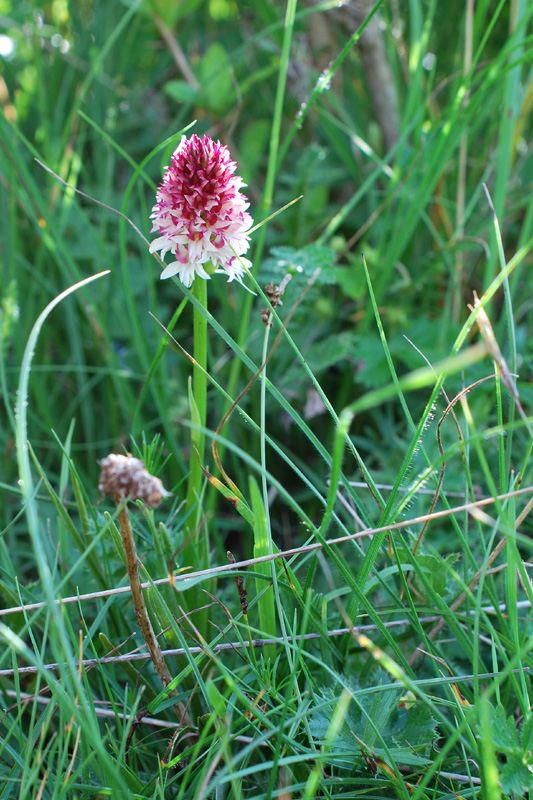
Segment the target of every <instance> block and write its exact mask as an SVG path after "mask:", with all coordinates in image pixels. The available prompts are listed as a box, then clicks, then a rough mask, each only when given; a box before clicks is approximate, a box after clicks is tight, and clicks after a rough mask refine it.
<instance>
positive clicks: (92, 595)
mask: <svg viewBox="0 0 533 800" xmlns="http://www.w3.org/2000/svg"><path fill="white" fill-rule="evenodd" d="M527 494H532V495H533V486H526V487H523V488H521V489H515V490H514V491H512V492H505V493H503V494H499V495H497V496H496V497H483V498H482V499H480V500H475V501H474V502H472V503H464V504H463V505H460V506H456V507H455V508H447V509H443V510H441V511H436V512H435V513H434V514H423V515H421V516H419V517H411V518H410V519H406V520H400V521H399V522H395V523H393V524H391V525H384V526H382V527H380V528H371V529H368V530H362V531H358V532H357V533H351V534H346V535H345V536H339V537H337V538H335V539H327V540H326V541H325V542H324V543H322V542H311V543H310V544H307V545H302V546H301V547H294V548H291V549H290V550H282V551H280V552H279V553H272V554H268V555H264V556H259V557H257V558H248V559H244V560H243V561H236V562H235V564H222V565H220V566H218V567H210V568H209V569H205V570H199V571H197V572H189V573H181V574H179V575H174V576H173V578H172V579H173V580H174V583H175V585H176V586H177V587H178V588H179V584H180V583H181V582H184V581H187V580H196V579H197V578H204V579H205V580H209V579H210V578H212V577H213V576H214V575H220V574H222V573H226V574H228V575H233V571H234V570H243V569H245V568H246V567H250V566H254V565H256V564H261V563H263V562H266V561H273V560H276V559H284V558H292V557H293V556H297V555H302V554H306V553H310V552H313V551H315V550H322V549H323V547H330V546H333V545H337V544H343V543H344V542H353V541H356V540H358V539H363V538H366V537H369V536H374V535H376V534H379V533H388V532H390V531H395V530H399V529H403V528H409V527H411V526H413V525H418V524H420V523H424V522H425V521H426V520H427V519H444V518H446V517H449V516H451V515H452V514H462V513H463V512H464V511H466V512H468V513H472V512H473V511H475V509H477V508H483V507H485V506H488V505H492V504H493V503H495V502H497V501H500V500H508V499H510V498H511V497H521V496H522V495H527ZM170 582H171V578H170V577H169V576H167V577H165V578H158V579H157V580H154V581H151V582H147V583H142V584H141V587H142V588H143V589H147V588H149V587H150V586H162V585H164V584H167V583H170ZM129 592H130V587H129V586H119V587H117V588H115V589H105V590H102V591H99V592H88V593H87V594H78V595H73V596H69V597H64V598H58V599H57V600H56V601H55V602H56V603H57V604H58V605H60V604H67V603H78V602H83V601H85V600H95V599H97V598H100V597H111V596H113V595H116V594H128V593H129ZM45 606H47V602H39V603H28V604H26V605H20V606H12V607H10V608H3V609H0V617H2V616H6V615H9V614H16V613H19V612H21V611H24V612H28V611H37V610H39V609H41V608H44V607H45ZM0 674H1V673H0Z"/></svg>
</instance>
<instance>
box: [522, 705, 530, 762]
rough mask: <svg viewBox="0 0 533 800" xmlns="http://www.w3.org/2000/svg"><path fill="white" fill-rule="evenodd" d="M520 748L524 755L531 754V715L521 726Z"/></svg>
mask: <svg viewBox="0 0 533 800" xmlns="http://www.w3.org/2000/svg"><path fill="white" fill-rule="evenodd" d="M521 741H522V748H523V749H524V751H525V752H526V753H533V714H531V716H530V717H528V719H526V721H525V722H524V724H523V725H522V736H521Z"/></svg>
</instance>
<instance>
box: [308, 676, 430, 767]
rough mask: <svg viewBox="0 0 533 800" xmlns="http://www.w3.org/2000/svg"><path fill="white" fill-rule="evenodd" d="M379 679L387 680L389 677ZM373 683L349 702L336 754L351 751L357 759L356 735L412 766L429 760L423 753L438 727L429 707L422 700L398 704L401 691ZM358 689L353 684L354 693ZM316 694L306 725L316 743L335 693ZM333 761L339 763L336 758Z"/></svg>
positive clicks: (373, 748) (326, 723) (377, 750)
mask: <svg viewBox="0 0 533 800" xmlns="http://www.w3.org/2000/svg"><path fill="white" fill-rule="evenodd" d="M374 677H375V679H376V677H377V676H374ZM382 680H383V681H388V678H386V677H383V678H382ZM375 685H376V692H374V693H373V694H367V695H363V696H362V697H359V698H357V699H354V701H353V702H352V704H351V705H350V708H349V711H348V713H347V715H346V719H345V722H344V725H343V726H342V727H341V729H340V731H339V733H338V735H337V738H336V739H335V751H336V753H337V756H338V754H339V753H346V754H347V755H348V754H350V753H351V756H352V759H353V761H354V762H360V760H361V758H362V756H361V745H360V744H359V742H358V741H357V739H359V740H360V741H361V742H363V743H364V744H365V745H366V746H367V747H368V748H369V749H370V750H371V751H372V752H374V753H375V754H376V755H378V756H381V757H384V756H385V748H387V750H388V755H390V756H392V757H393V758H394V760H395V761H396V762H398V763H403V764H409V765H413V766H416V765H418V766H420V765H423V764H426V763H428V759H427V758H425V753H426V752H427V751H428V750H429V748H430V746H431V744H432V742H433V740H434V738H435V736H436V727H437V724H436V722H435V720H434V719H433V717H432V716H431V714H430V712H429V711H428V709H427V708H426V707H425V706H424V705H423V704H422V703H415V704H414V705H413V706H412V708H410V709H406V708H398V703H399V699H400V694H401V693H400V692H399V691H398V690H397V689H391V690H390V691H383V689H382V688H381V686H380V684H379V683H378V684H375ZM357 689H358V687H356V686H354V692H355V693H356V692H357ZM315 698H316V705H317V709H316V711H315V712H312V714H311V717H310V721H309V726H310V730H311V733H312V736H313V738H315V739H316V741H317V743H323V741H324V739H325V736H326V732H327V730H328V726H329V724H330V721H331V715H332V713H333V710H334V708H335V705H336V704H337V702H338V697H337V695H335V693H334V692H333V691H332V690H331V689H329V688H328V689H323V690H322V691H321V692H320V693H319V694H317V695H315ZM325 701H326V706H325V707H324V705H323V704H324V702H325ZM328 701H329V702H328ZM355 737H357V738H355ZM335 763H336V764H337V765H338V766H341V764H340V763H339V761H338V760H337V761H336V762H335Z"/></svg>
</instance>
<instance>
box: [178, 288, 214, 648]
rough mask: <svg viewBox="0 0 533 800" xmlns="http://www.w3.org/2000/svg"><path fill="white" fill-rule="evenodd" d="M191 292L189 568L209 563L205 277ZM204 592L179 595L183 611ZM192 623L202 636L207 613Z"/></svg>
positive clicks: (196, 604) (185, 558) (196, 589)
mask: <svg viewBox="0 0 533 800" xmlns="http://www.w3.org/2000/svg"><path fill="white" fill-rule="evenodd" d="M192 291H193V294H194V297H195V298H196V300H197V301H198V305H195V306H194V321H193V331H194V346H193V357H194V362H195V363H194V367H193V376H192V392H191V390H190V387H189V401H190V405H191V416H192V423H193V427H192V428H191V456H190V462H189V482H188V484H187V499H186V502H185V514H186V520H187V521H186V524H185V545H184V547H183V551H182V556H181V559H180V561H181V564H182V566H183V567H185V568H189V569H193V570H201V569H207V567H208V566H209V538H208V532H207V527H206V525H205V524H204V523H203V522H202V513H201V496H202V483H203V480H204V476H203V472H202V465H203V463H204V456H205V433H204V431H205V427H206V416H207V316H206V312H207V281H205V280H202V279H201V278H196V280H195V281H194V284H193V290H192ZM204 597H205V595H204V594H203V593H202V591H201V586H199V585H198V586H193V587H191V589H189V590H187V591H185V592H184V593H183V595H182V596H181V598H180V601H181V602H182V603H183V605H184V607H185V608H186V609H187V611H189V612H191V611H195V610H196V609H198V608H201V607H202V606H203V605H204V604H205V602H204ZM193 619H194V625H195V627H196V629H197V631H198V632H199V633H200V634H201V636H202V637H204V638H205V637H206V636H207V624H208V623H207V613H206V611H202V612H200V613H195V614H194V618H193Z"/></svg>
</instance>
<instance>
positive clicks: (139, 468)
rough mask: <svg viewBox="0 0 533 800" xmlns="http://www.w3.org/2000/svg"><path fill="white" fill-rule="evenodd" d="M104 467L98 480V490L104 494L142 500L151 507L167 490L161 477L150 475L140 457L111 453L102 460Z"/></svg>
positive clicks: (161, 498) (166, 493) (163, 496)
mask: <svg viewBox="0 0 533 800" xmlns="http://www.w3.org/2000/svg"><path fill="white" fill-rule="evenodd" d="M99 463H100V466H101V468H102V470H101V472H100V479H99V481H98V490H99V491H100V493H101V494H102V495H106V494H110V495H113V497H115V498H119V499H121V500H122V499H124V498H125V497H129V498H130V499H131V500H142V501H143V502H144V503H145V504H146V505H147V506H149V507H150V508H156V506H158V505H159V503H160V502H161V500H163V498H165V497H168V496H169V495H170V492H167V490H166V489H165V487H164V486H163V484H162V483H161V481H160V480H159V478H155V477H154V476H153V475H150V473H149V472H148V470H147V469H146V467H145V466H144V462H143V461H141V460H140V458H134V457H133V456H132V455H130V454H128V455H127V456H123V455H117V454H116V453H110V454H109V455H108V456H106V457H105V458H103V459H102V460H101V461H100V462H99Z"/></svg>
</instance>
